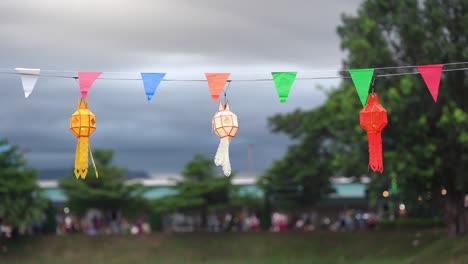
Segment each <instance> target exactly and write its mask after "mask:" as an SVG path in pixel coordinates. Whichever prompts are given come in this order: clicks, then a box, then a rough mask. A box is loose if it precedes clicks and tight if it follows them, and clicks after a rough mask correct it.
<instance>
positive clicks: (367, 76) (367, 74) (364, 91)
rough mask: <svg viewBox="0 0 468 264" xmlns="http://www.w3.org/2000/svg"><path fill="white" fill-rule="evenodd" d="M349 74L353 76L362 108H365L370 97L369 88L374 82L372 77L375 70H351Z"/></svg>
mask: <svg viewBox="0 0 468 264" xmlns="http://www.w3.org/2000/svg"><path fill="white" fill-rule="evenodd" d="M349 74H350V75H351V79H353V83H354V86H355V87H356V91H357V93H358V95H359V99H361V103H362V106H365V105H366V101H367V96H368V95H369V86H370V84H371V82H372V76H373V75H374V69H357V70H349Z"/></svg>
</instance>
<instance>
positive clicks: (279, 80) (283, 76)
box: [271, 72, 297, 103]
mask: <svg viewBox="0 0 468 264" xmlns="http://www.w3.org/2000/svg"><path fill="white" fill-rule="evenodd" d="M271 75H272V76H273V81H274V82H275V85H276V91H277V92H278V96H279V98H280V102H281V103H284V102H286V99H288V95H289V91H290V90H291V87H292V85H293V83H294V80H296V75H297V72H272V73H271Z"/></svg>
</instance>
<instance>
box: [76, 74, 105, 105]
mask: <svg viewBox="0 0 468 264" xmlns="http://www.w3.org/2000/svg"><path fill="white" fill-rule="evenodd" d="M101 73H102V72H78V80H79V82H80V91H81V96H82V97H83V99H85V98H86V96H87V95H88V90H89V88H91V86H92V85H93V83H94V81H95V80H96V79H97V78H98V77H99V75H101Z"/></svg>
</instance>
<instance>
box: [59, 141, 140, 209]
mask: <svg viewBox="0 0 468 264" xmlns="http://www.w3.org/2000/svg"><path fill="white" fill-rule="evenodd" d="M93 155H94V158H95V161H96V166H97V169H98V171H99V178H96V177H95V173H94V169H91V168H90V170H89V172H88V176H87V177H86V179H84V180H80V179H75V177H74V176H71V175H72V173H71V171H70V176H69V177H63V178H61V179H60V182H59V186H60V188H62V189H63V190H64V192H65V193H66V195H67V197H68V202H67V204H68V205H69V206H70V208H71V210H73V211H74V212H77V213H79V214H82V213H85V212H86V210H88V209H90V208H95V209H100V210H103V211H106V212H109V211H125V212H130V213H131V212H133V211H134V210H138V209H141V208H142V206H143V205H144V199H143V193H144V191H145V189H144V187H143V186H142V185H141V184H127V183H126V182H125V180H126V179H125V176H126V173H127V169H125V168H123V167H119V166H116V165H113V164H112V158H113V155H114V153H113V151H112V150H105V149H95V150H94V152H93Z"/></svg>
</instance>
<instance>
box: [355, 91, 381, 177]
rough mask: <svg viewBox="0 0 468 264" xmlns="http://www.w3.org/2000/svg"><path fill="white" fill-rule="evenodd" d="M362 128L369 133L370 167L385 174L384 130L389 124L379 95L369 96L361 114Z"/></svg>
mask: <svg viewBox="0 0 468 264" xmlns="http://www.w3.org/2000/svg"><path fill="white" fill-rule="evenodd" d="M359 119H360V125H361V127H362V128H363V129H364V130H366V131H367V139H368V141H369V167H370V168H371V169H372V170H373V171H375V172H380V173H382V172H383V158H382V130H383V129H384V127H385V126H387V124H388V120H387V110H385V108H383V106H382V105H381V104H380V103H379V97H378V96H377V94H375V93H373V94H369V96H368V97H367V103H366V106H364V108H363V109H362V110H361V111H360V112H359Z"/></svg>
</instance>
